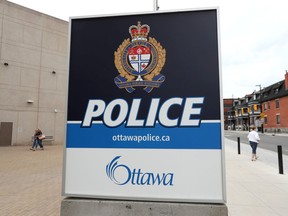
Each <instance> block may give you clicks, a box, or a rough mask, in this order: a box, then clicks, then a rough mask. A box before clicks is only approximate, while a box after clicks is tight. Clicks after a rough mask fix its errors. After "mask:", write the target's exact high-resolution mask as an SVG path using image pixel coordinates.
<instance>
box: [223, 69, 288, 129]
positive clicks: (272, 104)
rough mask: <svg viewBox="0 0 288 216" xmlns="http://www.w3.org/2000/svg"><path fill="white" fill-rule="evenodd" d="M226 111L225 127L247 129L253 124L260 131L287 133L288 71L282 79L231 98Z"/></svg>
mask: <svg viewBox="0 0 288 216" xmlns="http://www.w3.org/2000/svg"><path fill="white" fill-rule="evenodd" d="M225 100H226V99H224V101H225ZM229 100H230V99H229ZM227 113H229V114H228V117H227V119H228V121H227V122H228V123H227V124H228V125H227V127H225V128H228V129H231V130H248V129H249V126H250V125H255V126H256V127H257V128H258V131H261V132H270V133H288V71H286V74H285V79H284V80H282V81H279V82H277V83H274V84H272V85H270V86H268V87H265V88H263V89H261V86H260V90H259V91H254V92H253V93H252V94H248V95H246V96H245V97H243V98H238V99H233V106H232V107H231V108H230V110H228V111H227ZM225 124H226V122H225Z"/></svg>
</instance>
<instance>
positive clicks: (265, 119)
mask: <svg viewBox="0 0 288 216" xmlns="http://www.w3.org/2000/svg"><path fill="white" fill-rule="evenodd" d="M267 122H268V119H267V116H264V124H267Z"/></svg>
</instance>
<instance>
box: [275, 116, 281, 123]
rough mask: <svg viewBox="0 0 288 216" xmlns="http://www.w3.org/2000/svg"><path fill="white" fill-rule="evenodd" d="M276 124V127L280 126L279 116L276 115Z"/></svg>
mask: <svg viewBox="0 0 288 216" xmlns="http://www.w3.org/2000/svg"><path fill="white" fill-rule="evenodd" d="M276 122H277V124H278V125H279V124H280V115H276Z"/></svg>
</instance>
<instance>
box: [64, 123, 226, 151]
mask: <svg viewBox="0 0 288 216" xmlns="http://www.w3.org/2000/svg"><path fill="white" fill-rule="evenodd" d="M66 147H67V148H118V149H119V148H123V149H130V148H131V149H221V148H222V145H221V124H220V123H219V122H216V123H215V122H212V123H201V124H200V127H190V128H189V127H186V128H166V127H163V126H161V125H160V124H157V125H156V127H155V128H125V126H120V127H117V128H107V127H106V126H105V125H103V124H93V125H92V126H91V127H90V128H81V123H71V124H70V123H68V124H67V139H66Z"/></svg>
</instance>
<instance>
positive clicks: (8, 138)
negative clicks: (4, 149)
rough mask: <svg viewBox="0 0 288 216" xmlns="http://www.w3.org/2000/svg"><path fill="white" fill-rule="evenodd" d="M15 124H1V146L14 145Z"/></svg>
mask: <svg viewBox="0 0 288 216" xmlns="http://www.w3.org/2000/svg"><path fill="white" fill-rule="evenodd" d="M12 129H13V122H0V146H11V145H12Z"/></svg>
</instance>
